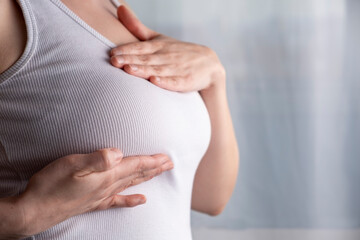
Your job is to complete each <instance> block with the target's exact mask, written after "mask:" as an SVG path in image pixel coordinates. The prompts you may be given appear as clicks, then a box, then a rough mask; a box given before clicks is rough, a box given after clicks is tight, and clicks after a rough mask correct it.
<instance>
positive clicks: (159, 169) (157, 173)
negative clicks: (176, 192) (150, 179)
mask: <svg viewBox="0 0 360 240" xmlns="http://www.w3.org/2000/svg"><path fill="white" fill-rule="evenodd" d="M162 172H163V169H162V168H158V169H156V173H155V176H159V175H160V174H161V173H162Z"/></svg>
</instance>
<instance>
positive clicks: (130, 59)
mask: <svg viewBox="0 0 360 240" xmlns="http://www.w3.org/2000/svg"><path fill="white" fill-rule="evenodd" d="M178 59H179V56H178V54H177V53H167V54H144V55H114V56H112V57H111V59H110V61H111V63H112V64H113V65H114V66H115V67H118V68H122V67H123V66H124V65H126V64H136V65H164V64H171V63H173V62H174V61H176V60H177V61H178Z"/></svg>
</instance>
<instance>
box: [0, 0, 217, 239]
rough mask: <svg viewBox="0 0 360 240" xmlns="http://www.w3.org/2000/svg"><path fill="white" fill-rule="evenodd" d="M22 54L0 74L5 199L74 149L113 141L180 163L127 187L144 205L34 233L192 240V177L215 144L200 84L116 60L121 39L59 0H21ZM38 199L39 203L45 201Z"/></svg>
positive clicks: (0, 174)
mask: <svg viewBox="0 0 360 240" xmlns="http://www.w3.org/2000/svg"><path fill="white" fill-rule="evenodd" d="M19 4H20V7H21V9H22V12H23V15H24V19H25V22H26V29H27V45H26V49H25V51H24V53H23V55H22V56H21V58H20V59H19V60H18V61H17V62H16V63H15V64H14V65H13V66H11V67H10V68H9V69H8V70H6V71H5V72H4V73H3V74H1V75H0V143H1V144H0V197H7V196H14V195H17V194H20V193H22V192H23V191H24V189H25V187H26V185H27V183H28V180H29V179H30V177H31V176H32V175H34V174H35V173H36V172H38V171H39V170H40V169H42V168H43V167H45V166H46V165H47V164H49V163H51V162H52V161H54V160H56V159H58V158H60V157H63V156H65V155H68V154H74V153H90V152H93V151H96V150H97V149H101V148H106V147H117V148H119V149H121V150H122V151H123V153H124V156H125V157H126V156H131V155H151V154H156V153H166V154H168V155H170V157H171V159H172V160H173V162H174V169H173V170H171V171H168V172H165V173H163V174H162V175H160V176H158V177H156V178H153V179H152V180H150V181H148V182H145V183H142V184H140V185H137V186H133V187H130V188H128V189H126V190H125V191H123V192H122V193H121V194H133V193H141V194H144V195H145V196H146V197H147V203H146V204H144V205H141V206H137V207H134V208H118V209H110V210H104V211H96V212H90V213H85V214H82V215H78V216H75V217H71V218H69V219H67V220H65V221H64V222H61V223H59V224H57V225H56V226H54V227H52V228H50V229H48V230H46V231H44V232H42V233H39V234H37V235H35V236H32V237H30V238H29V239H44V240H45V239H108V240H110V239H111V240H113V239H121V240H130V239H131V240H136V239H147V240H162V239H163V240H190V239H192V237H191V228H190V208H191V193H192V186H193V180H194V176H195V172H196V169H197V167H198V164H199V162H200V160H201V158H202V157H203V156H204V154H205V152H206V150H207V148H208V146H209V142H210V135H211V124H210V118H209V114H208V111H207V109H206V106H205V104H204V102H203V101H202V98H201V96H200V95H199V93H198V92H188V93H179V92H172V91H168V90H165V89H162V88H159V87H157V86H156V85H154V84H152V83H150V82H148V81H147V80H145V79H141V78H138V77H134V76H131V75H129V74H127V73H125V72H124V71H122V70H120V69H118V68H115V67H113V66H112V65H110V63H109V51H110V49H111V48H112V47H114V46H115V45H114V43H112V42H111V41H109V40H108V39H107V38H105V37H104V36H102V35H101V34H99V33H98V32H96V31H95V30H94V29H92V28H91V27H90V26H89V25H87V24H86V23H85V22H83V21H82V20H81V19H80V18H79V17H78V16H77V15H75V14H74V13H73V12H72V11H71V10H70V9H68V8H67V7H66V6H65V5H64V4H63V3H62V2H61V1H60V0H31V1H30V0H19ZM39 204H41V202H39Z"/></svg>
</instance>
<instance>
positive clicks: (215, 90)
mask: <svg viewBox="0 0 360 240" xmlns="http://www.w3.org/2000/svg"><path fill="white" fill-rule="evenodd" d="M211 79H212V81H211V83H210V85H209V86H208V87H207V88H204V89H202V90H200V91H199V93H200V95H201V96H206V95H214V94H219V93H225V94H226V72H225V69H224V67H223V66H222V65H220V67H219V68H218V70H217V71H214V73H213V74H212V76H211Z"/></svg>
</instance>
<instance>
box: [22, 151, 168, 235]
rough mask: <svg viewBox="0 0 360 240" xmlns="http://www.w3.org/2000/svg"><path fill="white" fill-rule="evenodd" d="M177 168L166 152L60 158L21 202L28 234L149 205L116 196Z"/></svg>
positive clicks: (138, 196)
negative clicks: (88, 214) (72, 220)
mask: <svg viewBox="0 0 360 240" xmlns="http://www.w3.org/2000/svg"><path fill="white" fill-rule="evenodd" d="M172 168H173V163H172V162H171V161H170V159H169V157H168V156H167V155H165V154H156V155H151V156H131V157H126V158H123V154H122V152H121V151H120V150H119V149H116V148H106V149H101V150H98V151H95V152H93V153H90V154H71V155H67V156H65V157H62V158H59V159H57V160H56V161H54V162H52V163H50V164H49V165H47V166H46V167H45V168H43V169H42V170H41V171H39V172H38V173H36V174H35V175H34V176H33V177H32V178H31V179H30V181H29V183H28V186H27V188H26V190H25V192H24V193H23V194H21V195H20V196H19V198H18V205H19V206H21V207H22V208H23V213H24V219H23V220H24V221H25V226H27V228H26V231H27V232H26V234H25V235H28V236H31V235H34V234H36V233H39V232H42V231H44V230H46V229H48V228H50V227H52V226H53V225H55V224H57V223H59V222H61V221H64V220H66V219H67V218H70V217H72V216H75V215H78V214H82V213H85V212H89V211H95V210H104V209H108V208H114V207H134V206H136V205H139V204H142V203H145V201H146V199H145V196H144V195H141V194H134V195H118V194H117V193H119V192H121V191H123V190H125V189H126V188H128V187H130V186H133V185H136V184H139V183H142V182H144V181H147V180H150V179H151V178H153V177H154V176H157V175H159V174H161V173H162V172H164V171H167V170H170V169H172Z"/></svg>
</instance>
